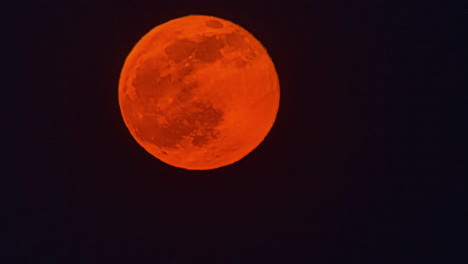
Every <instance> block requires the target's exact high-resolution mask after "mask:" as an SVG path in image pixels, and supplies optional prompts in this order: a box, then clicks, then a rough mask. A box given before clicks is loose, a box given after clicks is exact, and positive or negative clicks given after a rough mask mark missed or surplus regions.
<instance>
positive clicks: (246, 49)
mask: <svg viewBox="0 0 468 264" xmlns="http://www.w3.org/2000/svg"><path fill="white" fill-rule="evenodd" d="M118 90H119V91H118V97H119V106H120V110H121V113H122V117H123V120H124V122H125V124H126V126H127V128H128V130H129V131H130V134H131V135H132V136H133V138H134V139H135V140H136V141H137V142H138V144H139V145H141V146H142V147H143V148H144V149H145V150H146V151H147V152H149V153H150V154H151V155H153V156H154V157H156V158H157V159H159V160H161V161H162V162H165V163H167V164H169V165H172V166H174V167H178V168H183V169H187V170H210V169H215V168H219V167H223V166H227V165H230V164H233V163H235V162H237V161H239V160H241V159H242V158H244V157H245V156H246V155H247V154H249V153H250V152H252V151H253V150H254V149H255V148H256V147H257V146H258V145H259V144H260V143H261V142H262V141H263V140H264V139H265V137H266V135H267V134H268V133H269V131H270V130H271V128H272V126H273V124H274V122H275V119H276V115H277V112H278V108H279V99H280V87H279V79H278V75H277V73H276V70H275V66H274V64H273V62H272V60H271V58H270V56H269V55H268V53H267V51H266V49H265V48H264V47H263V46H262V44H261V43H260V42H259V41H258V40H257V39H256V38H255V37H254V36H253V35H252V34H250V33H249V32H248V31H246V30H245V29H243V28H242V27H240V26H239V25H236V24H234V23H232V22H230V21H227V20H224V19H221V18H217V17H212V16H204V15H189V16H185V17H181V18H177V19H174V20H170V21H168V22H166V23H164V24H161V25H159V26H156V27H155V28H153V29H152V30H151V31H149V32H148V33H147V34H146V35H144V36H143V37H142V38H141V39H140V40H139V41H138V42H137V43H136V45H135V46H134V47H133V49H132V50H131V52H130V53H129V55H128V56H127V58H126V60H125V62H124V65H123V68H122V71H121V74H120V79H119V89H118Z"/></svg>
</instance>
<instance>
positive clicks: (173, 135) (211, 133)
mask: <svg viewBox="0 0 468 264" xmlns="http://www.w3.org/2000/svg"><path fill="white" fill-rule="evenodd" d="M156 114H157V115H162V116H164V117H165V118H166V120H167V123H166V124H162V125H161V124H158V123H157V122H156V120H155V118H154V116H148V115H146V116H143V118H142V119H140V121H139V122H138V124H137V125H136V127H137V128H138V131H137V132H136V134H137V136H138V137H139V138H140V139H141V140H143V141H147V142H150V143H152V144H155V145H156V146H158V147H163V148H168V149H175V148H177V144H180V143H181V141H182V140H183V139H184V138H190V139H191V142H192V144H193V145H194V146H197V147H202V146H204V145H206V144H208V143H209V142H211V140H213V139H215V138H217V137H218V135H219V131H218V130H217V129H216V126H218V125H219V124H220V123H221V122H222V121H223V116H224V112H223V111H221V110H219V109H215V108H214V107H213V106H212V105H211V104H210V103H207V102H192V103H190V104H186V105H184V106H183V107H182V108H181V110H180V111H178V112H177V113H175V114H173V115H171V116H166V115H164V113H156Z"/></svg>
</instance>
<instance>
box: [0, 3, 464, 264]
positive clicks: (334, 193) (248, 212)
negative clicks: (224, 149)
mask: <svg viewBox="0 0 468 264" xmlns="http://www.w3.org/2000/svg"><path fill="white" fill-rule="evenodd" d="M409 2H412V1H407V2H404V3H403V1H401V2H400V3H398V1H384V0H381V1H368V0H365V1H335V0H332V1H325V0H317V1H312V0H311V1H294V0H292V1H269V2H260V1H254V0H251V1H222V0H219V1H216V2H215V1H211V2H210V1H175V0H174V1H173V0H166V1H158V0H153V1H91V0H89V1H26V2H22V3H16V4H13V3H9V4H8V5H7V6H6V7H5V8H3V10H2V11H3V12H4V13H5V15H4V16H3V18H2V19H4V20H5V22H4V23H3V24H4V25H6V26H7V35H6V36H7V37H6V38H5V39H3V41H2V42H3V44H6V48H5V49H4V50H3V54H2V57H3V59H2V60H3V61H4V62H5V61H6V62H7V64H6V65H7V67H5V70H6V71H5V70H4V71H3V74H2V75H3V76H5V77H6V80H5V81H4V83H3V85H4V97H3V98H6V99H4V104H3V105H5V101H6V105H7V109H8V110H7V111H4V112H3V114H4V116H5V119H4V123H3V125H4V126H3V128H4V130H7V132H8V133H11V135H9V136H5V137H4V141H5V143H6V144H4V146H6V148H5V147H4V148H3V149H4V153H8V154H7V159H6V160H4V162H5V161H6V163H7V166H6V167H4V169H2V171H3V172H4V173H2V174H4V175H6V176H7V177H5V178H6V179H8V180H9V179H11V180H12V181H11V182H10V181H8V183H7V184H6V185H4V186H6V187H7V191H6V193H7V194H8V197H7V199H6V201H7V203H8V207H9V208H10V207H11V208H12V209H13V210H12V213H6V212H5V215H6V217H5V218H6V219H7V230H8V231H9V232H7V234H8V235H6V236H4V235H2V237H3V240H4V242H2V244H3V245H6V247H4V246H2V248H3V249H2V251H3V250H4V253H7V254H4V255H5V260H6V261H1V260H0V262H1V263H4V264H8V263H34V264H38V263H48V264H50V263H63V264H65V263H66V264H71V263H161V264H165V263H171V264H172V263H448V264H453V263H464V262H463V261H462V259H461V258H462V257H463V256H466V248H465V246H466V245H465V244H463V243H461V238H462V232H461V231H460V230H459V228H460V226H462V221H463V220H462V219H463V217H462V215H463V213H464V212H465V213H466V209H465V208H466V204H465V205H463V207H462V206H460V205H461V196H462V192H464V191H465V186H464V184H462V179H461V177H453V176H458V175H459V174H460V172H461V171H462V170H463V169H464V164H463V163H461V161H459V160H452V162H453V163H452V165H451V166H445V165H444V164H443V163H444V162H443V159H442V156H444V155H446V154H449V153H447V152H442V146H443V144H442V143H440V141H438V140H436V138H438V137H439V136H440V135H441V134H442V133H443V130H444V129H445V128H446V126H443V125H441V122H442V121H445V120H446V118H445V117H444V116H443V115H442V114H441V113H440V112H439V110H440V109H441V108H446V106H449V105H451V104H449V103H447V102H445V101H443V99H442V96H441V94H442V93H445V92H447V91H448V90H447V88H449V87H456V86H459V85H460V83H461V80H462V77H463V78H464V76H463V74H462V73H463V70H462V68H463V67H461V62H462V60H461V56H460V55H459V52H460V51H459V50H458V49H457V48H456V47H455V45H452V43H458V42H460V41H461V39H462V38H463V35H466V27H465V28H463V27H462V26H461V18H462V16H465V17H466V14H467V12H466V10H467V9H466V8H465V9H462V8H457V7H456V6H455V5H456V2H455V1H454V3H453V4H451V5H449V4H447V3H436V2H434V1H413V4H412V3H409ZM461 2H462V1H460V3H461ZM415 3H416V4H415ZM13 5H15V6H13ZM463 10H465V11H463ZM458 11H459V12H458ZM189 14H203V15H212V16H217V17H220V18H223V19H226V20H230V21H232V22H234V23H236V24H238V25H240V26H242V27H243V28H245V29H247V30H248V31H249V32H251V33H252V34H253V35H254V36H255V37H256V38H257V39H258V40H259V41H260V42H261V43H262V44H263V45H264V46H265V48H266V49H267V51H268V53H269V54H270V56H271V58H272V60H273V62H274V64H275V66H276V70H277V72H278V76H279V79H280V88H281V99H280V109H279V112H278V116H277V119H276V122H275V124H274V126H273V128H272V130H271V131H270V133H269V134H268V136H267V137H266V139H265V141H264V142H263V143H262V144H261V145H260V146H259V147H258V148H257V149H255V150H254V151H253V152H252V153H250V154H249V155H247V156H246V157H245V158H244V159H242V160H241V161H239V162H237V163H235V164H233V165H230V166H227V167H223V168H219V169H215V170H211V171H188V170H183V169H178V168H174V167H171V166H169V165H167V164H165V163H163V162H161V161H159V160H158V159H156V158H154V157H153V156H151V155H150V154H149V153H147V152H146V151H145V150H144V149H143V148H141V147H140V146H139V145H138V144H137V143H136V141H135V140H134V139H133V138H132V136H131V135H130V133H129V131H128V129H127V128H126V126H125V124H124V122H123V119H122V117H121V114H120V109H119V105H118V94H117V91H118V80H119V75H120V70H121V68H122V66H123V63H124V60H125V58H126V56H127V55H128V53H129V52H130V50H131V49H132V48H133V46H134V45H135V43H136V42H137V41H138V40H139V39H140V38H141V37H142V36H143V35H144V34H146V33H147V32H148V31H149V30H151V29H152V28H153V27H155V26H156V25H159V24H161V23H164V22H166V21H168V20H171V19H174V18H178V17H181V16H184V15H189ZM465 60H466V58H465ZM457 64H458V66H457ZM464 74H465V75H466V72H465V73H464ZM464 88H465V87H464ZM5 92H6V93H5ZM450 118H451V119H453V120H455V121H456V120H458V121H457V122H458V123H462V121H461V120H459V117H456V116H450ZM464 118H465V120H466V117H464ZM8 123H10V124H11V125H10V126H8V125H6V124H8ZM465 123H466V122H465ZM454 131H459V130H454ZM464 152H466V151H464ZM461 153H463V152H459V154H461ZM452 154H453V153H452ZM455 154H456V155H458V154H457V153H455ZM10 255H11V256H10ZM10 257H11V258H10Z"/></svg>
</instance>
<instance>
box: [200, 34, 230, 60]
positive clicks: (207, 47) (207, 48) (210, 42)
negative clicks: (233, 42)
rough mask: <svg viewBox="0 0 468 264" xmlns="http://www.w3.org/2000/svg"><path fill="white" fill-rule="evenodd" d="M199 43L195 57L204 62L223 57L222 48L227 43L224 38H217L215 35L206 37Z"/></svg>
mask: <svg viewBox="0 0 468 264" xmlns="http://www.w3.org/2000/svg"><path fill="white" fill-rule="evenodd" d="M197 44H198V45H197V49H196V51H195V58H196V59H198V60H200V61H202V62H215V61H217V60H219V59H221V58H222V54H221V52H220V49H221V48H223V47H224V46H225V45H226V43H225V42H224V41H223V40H220V39H217V38H216V37H215V36H212V37H205V38H204V39H203V40H202V41H201V42H199V43H197Z"/></svg>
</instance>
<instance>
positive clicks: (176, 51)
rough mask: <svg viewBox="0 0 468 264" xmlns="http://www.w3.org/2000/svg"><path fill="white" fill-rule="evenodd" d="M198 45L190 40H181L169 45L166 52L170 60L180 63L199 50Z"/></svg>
mask: <svg viewBox="0 0 468 264" xmlns="http://www.w3.org/2000/svg"><path fill="white" fill-rule="evenodd" d="M197 45H198V44H197V43H196V42H195V41H192V40H190V39H186V38H184V39H179V40H176V41H174V42H173V43H171V44H169V45H168V46H167V47H166V48H165V49H164V52H165V53H166V55H167V57H168V58H169V60H172V61H174V62H175V63H179V62H181V61H183V60H184V59H186V58H187V57H189V56H190V55H192V53H193V52H194V51H195V50H196V49H197Z"/></svg>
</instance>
